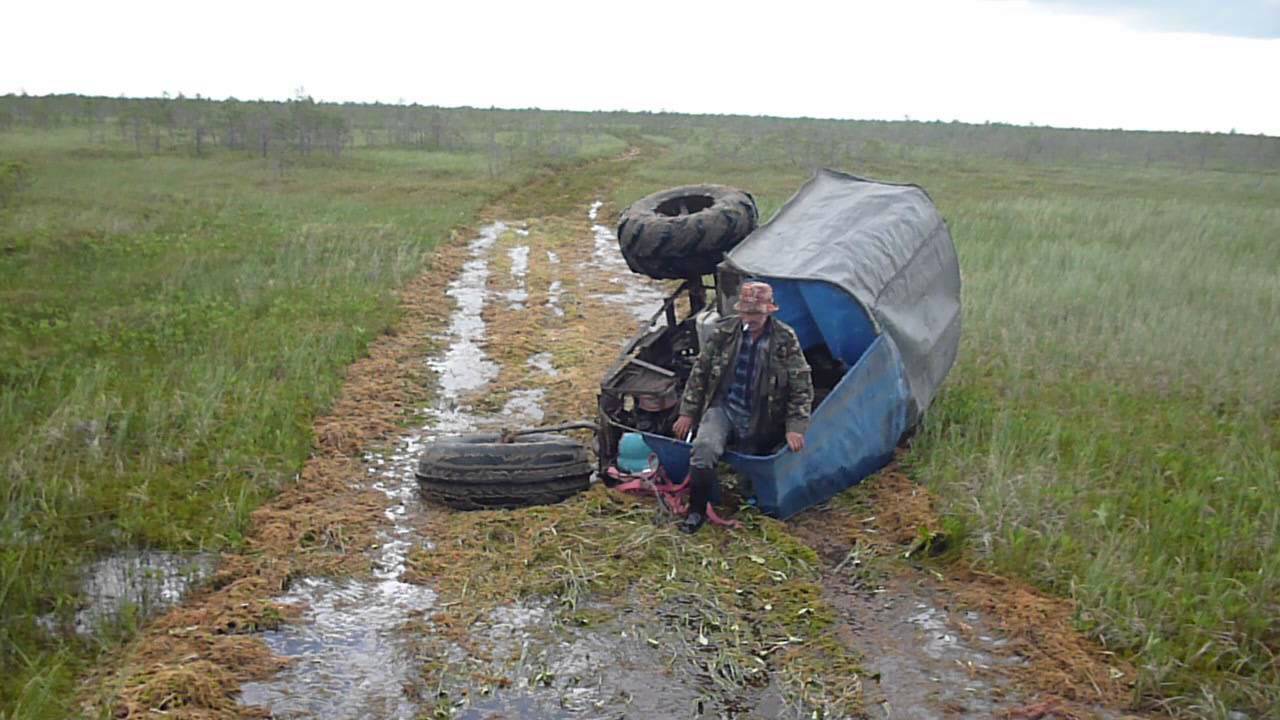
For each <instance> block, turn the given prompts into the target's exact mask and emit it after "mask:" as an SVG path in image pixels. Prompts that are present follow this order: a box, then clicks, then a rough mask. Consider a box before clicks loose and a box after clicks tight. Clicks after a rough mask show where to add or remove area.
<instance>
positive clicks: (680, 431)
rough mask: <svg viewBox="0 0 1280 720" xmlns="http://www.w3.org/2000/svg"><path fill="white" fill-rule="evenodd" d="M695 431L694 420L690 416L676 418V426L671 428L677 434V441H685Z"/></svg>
mask: <svg viewBox="0 0 1280 720" xmlns="http://www.w3.org/2000/svg"><path fill="white" fill-rule="evenodd" d="M692 429H693V418H691V417H689V416H688V415H681V416H680V417H678V418H676V424H675V425H673V426H671V431H672V432H674V433H675V434H676V439H677V440H683V439H685V438H686V437H688V436H689V431H690V430H692Z"/></svg>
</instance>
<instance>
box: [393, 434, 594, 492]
mask: <svg viewBox="0 0 1280 720" xmlns="http://www.w3.org/2000/svg"><path fill="white" fill-rule="evenodd" d="M414 474H415V475H416V477H417V479H418V486H419V488H420V489H421V490H422V495H423V496H424V497H425V498H426V499H427V500H429V501H432V502H438V503H442V504H444V505H448V506H449V507H452V508H455V509H458V510H481V509H497V508H508V509H510V508H518V507H526V506H529V505H546V504H550V503H557V502H560V501H561V500H565V499H567V498H569V497H571V496H573V495H576V494H578V493H580V492H582V491H583V490H586V489H587V487H588V485H589V484H590V481H591V464H590V462H589V460H588V457H587V449H586V447H585V446H583V445H582V443H579V442H577V441H575V440H573V439H571V438H567V437H564V436H561V435H552V434H535V435H522V436H517V437H515V438H512V441H511V442H502V437H501V436H500V435H499V434H497V433H477V434H474V435H462V436H460V437H454V438H444V439H440V440H437V441H435V442H433V443H431V444H430V445H428V446H427V447H426V448H425V449H424V450H423V452H422V454H421V455H419V456H418V467H417V470H416V471H415V473H414Z"/></svg>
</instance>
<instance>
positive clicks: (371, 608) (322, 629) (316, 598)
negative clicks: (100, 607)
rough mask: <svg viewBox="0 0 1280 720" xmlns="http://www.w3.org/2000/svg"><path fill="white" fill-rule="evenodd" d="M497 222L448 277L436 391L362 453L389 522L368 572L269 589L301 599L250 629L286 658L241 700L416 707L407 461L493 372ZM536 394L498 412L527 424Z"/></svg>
mask: <svg viewBox="0 0 1280 720" xmlns="http://www.w3.org/2000/svg"><path fill="white" fill-rule="evenodd" d="M506 229H507V227H506V225H505V224H503V223H494V224H492V225H488V226H486V227H484V228H483V229H482V230H481V231H480V236H479V237H478V238H476V239H475V240H473V241H472V242H471V243H470V244H469V245H468V252H469V253H470V258H469V259H468V260H467V262H466V263H465V264H464V265H463V267H462V271H461V272H460V273H459V275H458V277H457V279H455V280H454V281H453V282H451V283H450V284H449V286H448V291H447V294H448V295H449V296H450V297H451V298H453V299H454V302H455V303H456V304H457V307H456V308H455V309H454V312H453V314H452V316H451V317H450V320H449V326H448V330H447V331H446V333H445V339H447V340H448V342H449V345H448V348H447V349H446V350H445V351H444V353H443V354H442V355H440V356H438V357H435V358H431V359H429V360H428V361H427V363H428V366H429V367H431V368H432V369H433V370H435V371H436V373H437V374H438V377H439V388H440V392H439V394H438V395H437V399H436V401H435V404H434V405H433V406H432V407H429V408H426V409H424V410H423V415H424V416H425V417H426V418H427V419H428V422H427V424H426V426H424V427H422V428H419V429H417V430H412V431H409V432H407V433H406V434H405V435H404V436H402V437H401V438H400V440H399V441H398V442H397V443H396V445H395V446H394V447H393V448H390V449H389V450H386V451H382V452H371V453H366V454H365V456H364V461H365V464H366V466H367V468H368V475H369V478H368V483H369V485H370V486H371V487H373V488H374V489H376V490H378V491H380V492H382V493H383V494H385V495H386V496H387V499H388V500H389V501H390V502H389V505H388V507H387V509H386V510H385V515H386V518H387V520H388V521H389V527H388V528H387V529H385V530H383V531H382V532H381V533H380V535H379V544H378V547H377V548H376V549H375V550H374V553H375V555H374V557H373V564H374V572H373V577H372V578H367V579H343V580H332V579H328V578H304V579H302V580H299V581H297V582H295V583H293V585H292V586H291V587H290V588H289V592H288V593H287V594H286V595H284V596H282V597H280V598H277V600H278V601H280V602H284V603H291V604H297V605H299V606H302V607H303V608H305V609H304V612H303V615H302V618H301V619H300V620H299V621H298V622H294V623H290V624H288V625H286V626H284V627H282V628H280V629H278V630H274V631H269V632H264V633H262V637H263V640H264V641H265V642H266V643H267V645H268V646H269V647H270V648H271V649H272V651H274V652H275V653H276V654H278V655H281V656H284V657H289V658H292V659H294V662H293V664H292V665H291V666H290V667H289V668H287V669H286V670H284V671H282V672H281V673H279V674H277V675H276V676H275V677H273V678H272V679H271V680H269V681H266V682H257V683H248V684H246V685H244V686H243V687H242V693H241V698H240V700H241V702H242V703H243V704H246V705H257V706H261V707H265V708H267V709H268V710H269V711H270V712H271V713H272V715H273V716H274V717H277V718H295V717H324V718H365V717H377V718H397V719H399V718H414V717H417V716H418V715H419V714H420V711H421V708H419V707H418V705H417V703H416V702H414V701H413V700H412V699H410V698H409V697H408V696H407V695H406V694H405V687H406V686H408V685H410V684H412V682H413V681H415V680H416V679H417V676H418V662H417V660H416V658H415V656H414V654H413V652H412V650H413V643H414V638H413V637H412V635H411V634H409V633H405V632H403V628H404V625H405V624H406V623H407V622H409V621H410V620H413V619H415V618H420V617H422V616H423V614H424V613H426V612H427V611H429V610H431V609H432V608H433V607H434V606H435V603H436V596H435V593H434V591H432V590H431V589H430V588H427V587H423V586H420V585H413V584H410V583H406V582H403V581H401V580H400V576H401V574H402V573H403V572H404V568H405V559H406V557H407V556H408V554H409V553H410V552H411V551H412V550H414V549H415V548H418V547H425V548H430V547H431V544H430V542H429V541H428V540H426V539H425V538H424V537H423V536H422V534H421V533H420V532H419V531H418V529H417V527H415V525H414V523H415V522H417V521H419V520H420V519H421V518H422V517H423V514H424V508H423V507H422V504H421V501H420V500H419V496H418V485H417V480H416V478H415V477H414V468H415V464H416V461H417V457H418V455H419V453H420V452H421V450H422V447H423V444H424V443H426V442H429V441H430V440H431V439H432V438H434V437H437V436H440V435H452V434H458V433H465V432H471V431H474V430H476V429H477V428H479V427H481V426H482V425H483V422H482V420H481V419H480V418H478V417H477V416H475V415H473V414H472V411H471V408H470V407H469V406H466V405H464V404H463V403H462V399H463V398H464V397H465V396H466V395H467V394H468V393H470V392H473V391H475V390H479V389H480V388H482V387H484V386H485V385H486V384H488V383H489V382H490V381H491V380H493V379H494V378H495V377H497V374H498V370H499V368H498V365H497V364H496V363H494V362H493V361H492V360H490V359H489V357H488V355H487V354H486V353H485V351H484V338H485V323H484V320H483V319H482V317H481V312H482V311H483V310H484V306H485V304H486V302H488V300H489V296H490V293H489V291H488V290H487V289H486V283H487V281H488V278H489V272H490V271H489V253H490V251H491V250H492V248H493V246H494V244H495V243H496V241H497V239H498V238H499V237H500V236H501V235H502V233H503V232H505V231H506ZM517 232H518V231H517ZM517 249H518V248H517ZM511 258H512V274H513V275H517V276H519V277H523V274H524V273H525V272H527V269H528V248H527V247H525V248H523V252H519V253H517V252H515V251H514V250H513V251H512V254H511ZM542 397H543V391H541V390H538V391H529V392H526V393H516V394H513V396H512V397H511V399H510V400H509V402H508V404H507V405H508V407H507V409H505V410H504V413H505V415H506V416H508V417H509V418H518V419H519V422H521V423H525V422H528V423H531V424H536V423H537V422H539V421H541V419H542V409H541V407H539V404H538V403H539V402H540V401H541V399H542ZM507 422H510V421H509V420H508V421H507Z"/></svg>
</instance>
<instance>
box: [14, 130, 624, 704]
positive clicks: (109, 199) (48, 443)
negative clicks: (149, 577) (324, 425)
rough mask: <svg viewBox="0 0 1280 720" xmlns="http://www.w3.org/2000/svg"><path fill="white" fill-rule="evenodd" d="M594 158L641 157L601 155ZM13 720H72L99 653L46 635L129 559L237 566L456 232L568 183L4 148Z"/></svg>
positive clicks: (71, 137)
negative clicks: (336, 402)
mask: <svg viewBox="0 0 1280 720" xmlns="http://www.w3.org/2000/svg"><path fill="white" fill-rule="evenodd" d="M583 147H584V150H583V154H582V155H580V156H575V158H571V159H578V158H588V157H593V156H600V155H603V154H611V153H615V152H617V151H618V150H620V149H622V148H623V147H625V145H624V143H622V142H621V141H618V140H616V139H614V140H613V141H612V142H604V141H601V140H599V139H597V140H595V141H593V142H590V143H584V144H583ZM0 157H5V158H17V159H20V160H21V161H22V162H23V163H24V166H25V167H26V168H27V175H28V177H29V182H28V185H27V187H25V188H24V189H22V190H21V191H20V193H19V194H17V195H15V196H14V198H13V201H11V202H9V203H8V204H7V205H6V207H5V208H4V209H0V386H2V387H3V394H0V458H2V459H3V465H2V466H0V467H2V468H3V475H2V476H0V477H2V478H3V480H2V482H3V488H4V508H3V514H2V515H0V539H2V542H0V607H3V609H4V613H3V621H2V622H0V648H3V650H2V651H0V678H3V679H2V680H0V716H4V715H5V712H4V711H3V710H2V708H5V707H11V708H12V713H13V716H14V717H18V716H22V717H27V716H42V715H43V716H49V717H58V716H62V715H63V713H64V712H65V711H66V708H65V706H64V705H63V704H62V703H63V702H64V698H65V696H66V690H67V688H68V685H69V683H70V682H71V680H72V679H73V678H74V676H75V673H76V671H77V669H78V668H79V667H80V666H81V663H82V662H83V660H84V659H85V658H87V657H90V656H91V655H92V652H93V650H94V648H93V647H92V645H91V644H90V643H87V642H83V641H78V640H75V639H74V638H71V637H69V636H58V637H47V636H46V635H45V634H44V632H43V631H42V630H40V629H39V627H38V625H37V622H36V618H37V617H38V616H40V615H42V614H45V613H48V612H54V613H55V615H60V616H61V617H64V618H65V617H69V613H71V612H72V611H73V609H74V603H75V594H76V582H75V578H76V570H77V568H78V567H79V566H80V565H82V564H83V563H84V562H85V561H86V560H87V559H89V558H91V557H92V556H94V555H96V554H98V553H102V552H109V551H111V550H112V549H116V548H120V547H130V546H141V547H157V548H202V549H217V548H227V547H235V546H236V545H237V544H238V543H239V541H240V540H241V533H242V532H243V531H244V529H245V527H246V523H247V519H248V515H249V513H250V512H251V511H252V510H253V509H254V508H255V507H257V506H258V505H259V504H260V503H261V502H262V501H263V500H264V499H265V498H266V497H269V496H270V495H271V494H272V492H273V491H274V490H275V489H276V488H278V487H279V486H280V484H281V483H283V482H285V481H287V480H288V479H289V478H290V477H292V476H293V474H294V473H295V472H297V470H298V468H299V467H300V466H301V463H302V461H303V460H304V459H305V457H306V455H307V453H308V451H309V448H310V445H311V421H312V418H313V417H314V416H315V414H316V413H318V412H320V411H321V410H323V409H324V408H325V406H326V405H327V403H328V402H329V401H330V399H331V398H332V397H333V396H334V394H335V392H336V390H337V389H338V387H339V385H340V382H341V379H342V376H343V369H344V367H345V366H346V365H347V364H349V363H350V362H351V361H353V360H354V359H356V358H357V357H359V356H360V355H361V354H362V352H363V350H364V348H365V346H366V344H367V343H368V342H369V340H370V339H371V338H373V337H374V336H375V335H377V334H378V333H380V332H382V331H384V330H385V329H387V328H389V327H390V326H391V325H392V324H393V323H394V321H395V318H396V312H397V311H396V304H395V300H396V296H395V291H396V289H397V288H398V287H399V286H400V285H401V284H403V282H404V281H405V280H407V279H409V278H411V277H413V276H414V275H416V274H417V273H418V272H420V271H421V269H422V268H423V266H424V262H425V260H426V258H427V255H428V253H429V251H430V250H431V249H432V247H434V245H435V244H436V242H437V241H438V240H440V239H441V238H442V237H444V236H445V235H446V234H447V233H448V231H449V229H450V228H451V227H454V226H457V225H461V224H464V223H467V222H470V221H471V220H472V219H473V218H474V217H475V213H476V211H477V210H478V209H479V208H480V207H481V206H482V205H483V204H484V203H485V202H488V201H490V200H491V199H492V198H494V197H496V196H498V195H500V194H503V193H505V192H507V191H508V189H509V188H510V187H512V186H516V185H519V184H520V183H522V182H523V181H525V180H527V179H528V178H530V177H532V176H533V175H534V174H535V173H537V172H546V171H547V169H546V168H547V167H548V164H547V162H545V161H538V162H535V159H526V160H521V159H519V158H517V159H515V160H512V161H510V162H508V164H507V166H506V170H505V171H504V173H503V174H502V175H501V176H498V177H491V176H490V169H491V168H490V162H489V159H488V158H486V157H484V156H481V155H478V154H465V153H425V152H406V151H388V150H369V151H359V150H357V151H353V152H351V153H350V154H349V155H348V156H347V157H346V158H344V159H341V160H332V159H293V160H291V161H289V162H287V163H283V162H273V161H271V160H258V159H255V158H251V157H248V156H245V155H242V154H220V155H217V156H215V157H212V158H205V159H195V158H190V157H183V156H179V155H173V154H160V155H149V156H144V157H136V156H135V155H133V154H132V152H131V149H130V148H128V147H124V146H122V147H118V148H117V147H115V146H106V147H102V146H97V145H88V144H86V143H84V142H82V139H81V138H80V137H79V136H78V135H77V134H75V133H52V134H37V133H9V134H5V135H0Z"/></svg>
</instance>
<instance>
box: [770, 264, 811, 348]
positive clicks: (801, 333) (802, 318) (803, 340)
mask: <svg viewBox="0 0 1280 720" xmlns="http://www.w3.org/2000/svg"><path fill="white" fill-rule="evenodd" d="M764 280H765V282H767V283H769V284H770V285H772V286H773V302H774V304H775V305H777V306H778V313H777V318H778V319H779V320H781V321H782V322H784V323H786V324H788V325H790V326H791V327H792V328H793V329H795V331H796V336H797V337H798V338H799V339H800V346H801V347H803V348H805V349H806V350H807V349H809V348H811V347H813V346H814V345H818V344H821V343H822V341H823V338H822V330H821V328H819V327H818V322H817V320H816V319H815V318H814V316H813V313H811V312H810V311H809V306H808V304H807V303H805V300H804V295H803V294H802V293H801V292H800V285H799V283H797V282H794V281H791V280H775V279H773V278H764Z"/></svg>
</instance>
